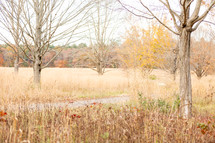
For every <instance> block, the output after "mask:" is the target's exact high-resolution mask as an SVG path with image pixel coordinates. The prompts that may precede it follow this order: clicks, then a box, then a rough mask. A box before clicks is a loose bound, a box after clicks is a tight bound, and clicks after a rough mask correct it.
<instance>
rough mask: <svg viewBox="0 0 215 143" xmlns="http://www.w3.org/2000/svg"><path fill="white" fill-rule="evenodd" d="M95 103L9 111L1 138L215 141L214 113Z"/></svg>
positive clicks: (61, 142) (171, 142)
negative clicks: (183, 114) (184, 115)
mask: <svg viewBox="0 0 215 143" xmlns="http://www.w3.org/2000/svg"><path fill="white" fill-rule="evenodd" d="M103 106H104V105H101V104H98V105H92V106H89V107H85V108H81V109H67V108H64V109H61V110H51V109H49V110H46V111H42V112H31V111H25V112H22V111H21V112H17V113H15V114H14V113H13V112H9V113H8V115H6V116H8V117H7V118H6V119H7V120H6V121H5V122H3V121H2V122H1V123H0V124H1V126H0V127H1V130H0V142H5V143H10V142H46V143H52V142H59V143H69V142H71V143H72V142H77V143H80V142H89V143H91V142H92V143H93V142H125V143H126V142H128V143H130V142H140V143H141V142H148V143H152V142H168V143H174V142H198V143H201V142H208V143H209V142H211V143H212V142H214V141H215V126H214V125H215V117H202V116H196V117H194V118H192V119H190V120H183V119H180V118H177V117H172V116H171V115H172V114H168V113H166V114H165V113H161V112H159V110H157V109H153V110H149V109H145V108H141V106H140V107H131V106H117V107H115V106H114V105H109V106H105V107H103Z"/></svg>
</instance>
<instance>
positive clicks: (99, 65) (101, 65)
mask: <svg viewBox="0 0 215 143" xmlns="http://www.w3.org/2000/svg"><path fill="white" fill-rule="evenodd" d="M96 68H97V72H98V74H99V75H103V74H104V72H103V70H104V69H103V63H102V62H99V63H98V64H97V66H96Z"/></svg>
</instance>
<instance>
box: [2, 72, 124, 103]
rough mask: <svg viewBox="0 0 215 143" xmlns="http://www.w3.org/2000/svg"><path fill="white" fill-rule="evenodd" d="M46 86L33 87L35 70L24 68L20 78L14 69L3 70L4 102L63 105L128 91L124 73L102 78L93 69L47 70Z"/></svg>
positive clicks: (45, 74) (44, 82)
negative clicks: (54, 103)
mask: <svg viewBox="0 0 215 143" xmlns="http://www.w3.org/2000/svg"><path fill="white" fill-rule="evenodd" d="M41 79H42V81H41V83H42V85H41V87H42V88H41V89H40V90H38V89H36V88H35V87H34V85H33V71H32V69H31V68H20V71H19V74H18V76H15V75H14V74H13V68H0V82H1V86H0V94H1V97H0V102H1V105H2V104H4V103H13V102H16V103H17V102H23V101H25V102H59V101H68V100H76V99H81V98H85V99H86V98H100V97H107V96H118V95H120V94H123V93H127V91H128V82H127V77H126V76H125V74H124V72H122V71H121V70H117V69H111V70H110V72H107V73H106V74H105V75H104V76H98V75H97V73H96V72H94V71H92V70H90V69H69V68H67V69H66V68H65V69H64V68H62V69H61V68H47V69H44V70H43V71H42V77H41Z"/></svg>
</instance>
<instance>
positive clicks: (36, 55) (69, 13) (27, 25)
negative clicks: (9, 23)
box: [20, 0, 91, 85]
mask: <svg viewBox="0 0 215 143" xmlns="http://www.w3.org/2000/svg"><path fill="white" fill-rule="evenodd" d="M90 5H91V1H84V0H71V1H67V0H24V3H23V5H22V13H23V14H22V16H21V17H20V18H21V22H22V23H21V24H20V25H21V26H20V27H21V31H22V42H23V44H24V45H25V48H26V49H27V51H28V52H26V50H25V49H23V48H22V51H23V52H24V53H25V56H26V57H28V59H30V60H31V61H32V63H33V71H34V82H35V83H36V84H39V85H40V79H41V70H42V69H43V68H45V67H47V66H48V65H49V64H50V63H51V62H52V61H53V60H54V59H55V58H56V57H57V56H58V55H59V53H60V52H61V51H62V49H55V48H49V47H50V45H51V44H54V43H56V42H60V43H61V44H62V45H67V44H69V43H70V42H71V39H72V38H73V37H74V36H75V34H77V33H80V32H81V31H77V29H78V28H80V27H81V26H82V25H83V20H84V19H85V18H86V14H87V8H88V7H89V6H90ZM61 47H62V46H61ZM49 51H55V52H56V54H55V55H54V56H53V58H51V59H50V61H49V62H48V63H46V64H45V65H44V64H43V63H42V61H43V60H42V59H43V58H44V56H45V54H46V53H47V52H49Z"/></svg>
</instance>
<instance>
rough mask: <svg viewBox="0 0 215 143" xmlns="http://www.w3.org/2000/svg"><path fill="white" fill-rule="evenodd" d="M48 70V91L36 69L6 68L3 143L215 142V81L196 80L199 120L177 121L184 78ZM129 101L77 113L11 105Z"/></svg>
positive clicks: (1, 90)
mask: <svg viewBox="0 0 215 143" xmlns="http://www.w3.org/2000/svg"><path fill="white" fill-rule="evenodd" d="M109 70H110V71H109V72H107V73H106V74H105V75H104V76H98V75H97V73H96V72H94V71H92V70H90V69H66V68H65V69H64V68H47V69H44V70H43V71H42V86H41V89H37V88H36V87H34V85H33V78H32V73H33V71H32V69H31V68H21V69H20V72H19V75H18V76H17V77H16V76H15V75H14V74H13V68H0V82H1V86H0V94H1V96H0V103H1V109H2V110H1V111H0V142H8V143H9V142H62V143H64V142H214V141H215V95H214V94H215V89H214V87H215V76H214V75H210V76H207V77H204V78H202V79H201V80H198V79H197V78H196V77H195V75H192V76H193V78H192V83H193V106H194V108H193V118H192V119H190V120H184V119H181V118H178V117H177V105H178V102H177V97H178V86H177V84H178V81H179V79H178V77H177V78H176V81H173V80H172V76H171V75H170V74H168V73H167V72H165V71H162V70H154V71H153V72H152V73H151V75H150V76H149V77H147V78H142V77H141V75H140V74H139V73H138V72H136V71H133V70H130V71H123V70H121V69H109ZM122 94H123V95H129V96H130V98H131V101H129V102H127V103H126V105H124V104H117V105H116V104H98V103H93V104H92V105H90V106H86V107H81V108H77V109H71V108H68V107H65V108H59V109H47V110H41V111H32V110H28V109H26V110H24V111H23V110H15V111H11V110H10V111H9V110H7V106H8V105H13V104H23V105H28V104H32V103H58V102H65V103H67V102H71V101H75V100H84V99H93V98H104V97H114V96H119V95H122Z"/></svg>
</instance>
